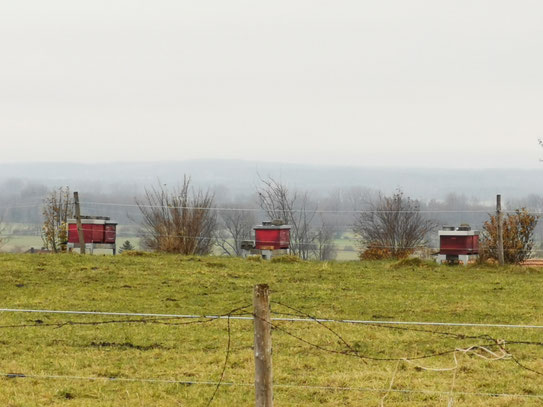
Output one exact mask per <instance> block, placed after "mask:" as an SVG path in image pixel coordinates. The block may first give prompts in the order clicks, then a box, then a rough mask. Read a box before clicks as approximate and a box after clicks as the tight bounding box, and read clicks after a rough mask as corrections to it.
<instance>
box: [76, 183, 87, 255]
mask: <svg viewBox="0 0 543 407" xmlns="http://www.w3.org/2000/svg"><path fill="white" fill-rule="evenodd" d="M74 204H75V220H76V222H77V234H78V235H79V252H80V253H81V254H85V233H84V232H83V227H82V226H81V209H80V207H79V193H78V192H77V191H74Z"/></svg>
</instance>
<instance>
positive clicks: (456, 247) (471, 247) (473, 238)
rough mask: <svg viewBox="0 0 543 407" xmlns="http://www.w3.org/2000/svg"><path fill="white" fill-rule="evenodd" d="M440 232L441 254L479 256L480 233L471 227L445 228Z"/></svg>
mask: <svg viewBox="0 0 543 407" xmlns="http://www.w3.org/2000/svg"><path fill="white" fill-rule="evenodd" d="M444 229H446V230H440V231H439V233H438V234H439V254H444V255H452V256H458V255H468V254H479V231H478V230H471V228H469V226H465V227H463V226H460V227H459V228H454V227H445V228H444Z"/></svg>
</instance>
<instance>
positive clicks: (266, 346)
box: [253, 284, 273, 407]
mask: <svg viewBox="0 0 543 407" xmlns="http://www.w3.org/2000/svg"><path fill="white" fill-rule="evenodd" d="M269 291H270V288H269V287H268V285H267V284H258V285H256V286H255V287H254V291H253V306H254V316H253V320H254V326H255V405H256V407H273V388H272V382H273V372H272V341H271V313H270V300H269Z"/></svg>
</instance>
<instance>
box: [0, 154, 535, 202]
mask: <svg viewBox="0 0 543 407" xmlns="http://www.w3.org/2000/svg"><path fill="white" fill-rule="evenodd" d="M183 174H189V175H191V176H192V179H193V181H194V183H195V184H197V185H200V186H204V187H215V186H220V185H224V186H226V187H227V188H228V189H229V190H230V192H232V193H247V192H251V191H254V187H255V185H256V184H257V183H258V178H259V174H260V176H262V177H267V176H269V175H270V176H273V177H276V178H279V179H281V180H282V181H284V182H286V183H288V184H289V185H291V186H292V187H299V188H302V189H308V190H319V191H326V190H332V189H334V188H338V187H350V186H361V187H368V188H373V189H378V190H381V191H384V192H390V191H392V190H394V189H396V188H398V187H401V188H402V189H403V190H404V191H405V192H406V193H408V194H409V195H411V196H413V197H416V198H422V199H431V198H438V199H439V198H441V197H443V196H445V195H446V194H448V193H450V192H456V193H460V194H465V195H467V196H469V197H476V198H479V199H481V200H492V199H493V196H494V195H495V194H496V193H502V194H504V197H506V198H507V199H509V198H515V197H522V196H526V195H529V194H534V193H535V194H539V186H540V180H541V178H542V175H543V167H542V169H541V170H539V169H537V170H520V169H474V170H468V169H438V168H437V169H428V168H424V169H417V168H390V167H362V166H361V167H347V166H345V167H341V166H328V165H325V164H323V165H320V166H315V165H300V164H285V163H273V162H258V161H240V160H191V161H179V162H128V163H97V164H78V163H7V164H0V183H3V184H4V187H5V185H6V182H8V183H9V182H13V181H14V180H16V179H21V180H27V181H28V180H30V181H33V182H36V183H42V184H45V185H47V186H60V185H70V186H71V187H72V189H73V188H82V189H83V188H87V187H89V186H90V187H92V188H95V189H96V188H98V189H99V190H100V191H102V192H104V193H105V192H111V191H114V190H115V189H117V188H119V186H123V187H125V188H131V189H133V190H136V189H141V188H142V187H143V186H145V185H150V184H152V183H155V182H157V180H160V182H162V183H165V184H176V183H178V182H179V180H181V179H182V177H183ZM9 180H11V181H9Z"/></svg>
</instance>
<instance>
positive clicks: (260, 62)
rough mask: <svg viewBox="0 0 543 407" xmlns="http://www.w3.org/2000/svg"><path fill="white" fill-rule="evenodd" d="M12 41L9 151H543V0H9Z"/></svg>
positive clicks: (360, 154) (7, 31) (135, 156)
mask: <svg viewBox="0 0 543 407" xmlns="http://www.w3.org/2000/svg"><path fill="white" fill-rule="evenodd" d="M0 58H1V59H0V61H1V63H0V135H1V137H2V146H1V149H0V161H1V162H9V161H34V160H46V161H62V160H71V161H100V160H102V161H103V160H108V161H110V160H111V161H133V160H134V161H135V160H137V161H139V160H147V161H151V160H182V159H193V158H219V157H220V158H242V159H265V160H267V161H290V162H303V163H316V164H318V163H322V164H356V165H375V164H380V165H391V164H394V165H408V166H442V167H466V166H467V167H469V166H474V167H504V166H517V167H534V168H536V167H540V166H541V165H543V164H540V163H539V162H538V159H539V158H540V157H541V156H543V149H541V148H539V147H538V145H537V139H538V137H542V136H543V131H542V130H543V129H542V125H541V122H542V118H543V116H542V112H543V109H542V108H543V106H542V105H543V102H542V97H543V77H542V76H543V2H541V1H539V0H538V1H535V0H534V1H522V0H520V1H500V0H492V1H478V0H469V1H468V0H454V1H439V0H428V1H417V0H409V1H405V0H388V1H361V0H357V1H316V0H309V1H300V0H298V1H292V0H289V1H273V2H260V1H254V0H253V1H239V0H228V1H225V0H220V1H213V0H206V1H179V0H177V1H160V0H158V1H119V0H108V1H96V0H93V1H85V2H84V1H75V0H70V1H55V0H52V1H25V0H22V1H11V2H8V1H4V2H2V5H1V6H0ZM80 141H83V144H81V143H80Z"/></svg>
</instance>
